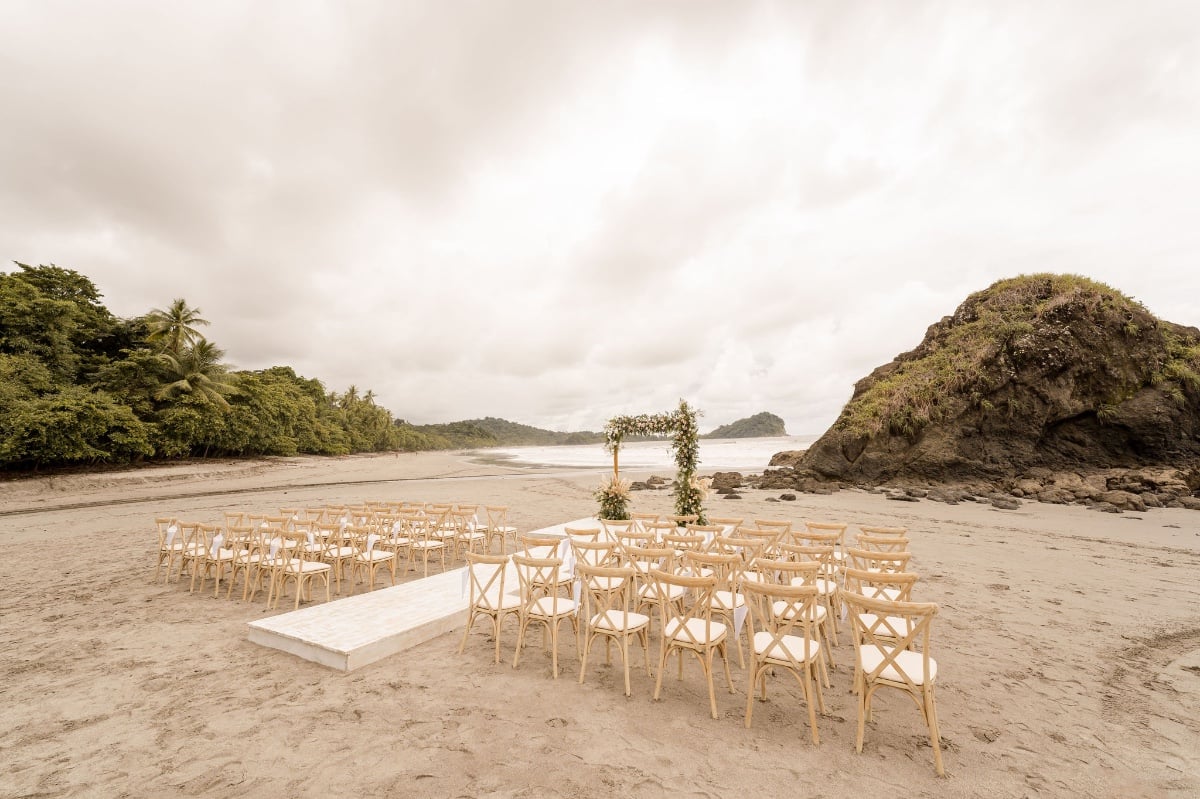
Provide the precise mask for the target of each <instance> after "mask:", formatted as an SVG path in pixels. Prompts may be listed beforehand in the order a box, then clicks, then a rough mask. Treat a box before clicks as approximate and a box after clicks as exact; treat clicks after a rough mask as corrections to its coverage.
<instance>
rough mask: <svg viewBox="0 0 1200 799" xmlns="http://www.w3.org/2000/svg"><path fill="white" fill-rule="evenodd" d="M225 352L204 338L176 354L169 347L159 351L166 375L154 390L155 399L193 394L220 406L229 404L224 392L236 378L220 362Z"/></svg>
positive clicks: (230, 390) (232, 384)
mask: <svg viewBox="0 0 1200 799" xmlns="http://www.w3.org/2000/svg"><path fill="white" fill-rule="evenodd" d="M224 355H225V351H224V350H222V349H221V348H220V347H218V346H217V345H216V344H213V343H212V342H211V341H205V340H204V339H203V338H201V339H200V340H199V341H197V342H196V343H195V344H193V345H192V346H190V347H188V348H187V349H186V350H184V351H183V352H181V353H180V354H178V355H176V354H174V353H172V352H170V351H169V350H168V351H164V352H161V353H159V355H158V360H159V362H160V363H161V364H162V365H163V367H164V368H165V370H166V373H167V378H166V381H165V382H164V384H163V385H162V387H161V388H159V389H158V391H157V392H156V393H155V399H159V400H167V399H172V398H175V397H178V396H180V395H181V394H196V395H198V396H201V397H203V398H205V399H207V400H208V401H210V402H212V403H213V404H214V405H217V406H219V407H221V408H227V407H229V403H228V402H227V401H226V400H225V395H226V394H229V393H231V392H232V391H234V390H235V389H236V387H237V382H236V378H235V377H234V376H233V375H231V374H229V372H228V370H227V368H226V367H225V364H223V363H221V358H222V357H224Z"/></svg>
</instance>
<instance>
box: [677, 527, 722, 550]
mask: <svg viewBox="0 0 1200 799" xmlns="http://www.w3.org/2000/svg"><path fill="white" fill-rule="evenodd" d="M684 530H686V531H687V534H688V535H702V536H704V545H705V546H708V544H709V543H710V542H711V541H712V540H713V538H714V537H716V536H718V535H723V534H724V533H725V528H724V527H722V526H721V525H719V524H689V525H688V526H687V527H685V528H684Z"/></svg>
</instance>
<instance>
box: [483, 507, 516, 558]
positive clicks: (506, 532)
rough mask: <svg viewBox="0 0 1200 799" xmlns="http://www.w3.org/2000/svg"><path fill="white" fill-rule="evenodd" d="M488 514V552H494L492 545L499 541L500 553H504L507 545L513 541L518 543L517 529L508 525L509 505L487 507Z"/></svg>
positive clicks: (485, 511)
mask: <svg viewBox="0 0 1200 799" xmlns="http://www.w3.org/2000/svg"><path fill="white" fill-rule="evenodd" d="M483 510H484V513H486V514H487V551H488V552H491V551H492V544H493V543H495V542H497V541H499V542H500V551H501V552H504V550H505V545H506V544H507V543H508V542H509V541H510V540H511V541H512V543H513V544H514V545H515V544H516V543H517V528H516V527H514V526H512V525H511V524H509V523H508V506H507V505H485V506H484V508H483Z"/></svg>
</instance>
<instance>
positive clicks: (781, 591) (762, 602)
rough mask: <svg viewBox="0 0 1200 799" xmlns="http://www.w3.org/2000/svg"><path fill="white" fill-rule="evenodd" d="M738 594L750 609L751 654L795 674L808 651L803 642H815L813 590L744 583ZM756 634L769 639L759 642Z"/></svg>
mask: <svg viewBox="0 0 1200 799" xmlns="http://www.w3.org/2000/svg"><path fill="white" fill-rule="evenodd" d="M742 593H743V595H744V596H745V597H746V605H747V606H748V607H749V609H750V612H749V613H748V614H747V623H748V624H749V625H750V630H749V632H750V640H751V641H754V642H755V646H754V649H755V651H757V652H759V653H762V656H763V657H765V659H766V660H768V661H772V662H775V663H780V664H782V665H785V666H788V667H790V668H792V669H795V670H796V671H799V670H800V669H802V668H803V664H804V662H805V660H807V655H808V651H809V650H808V644H807V642H808V641H814V640H817V638H816V636H815V635H814V634H813V621H814V620H815V619H816V610H815V608H816V604H817V587H816V586H815V585H780V584H772V583H746V584H745V585H744V586H743V587H742ZM780 603H782V604H780ZM760 632H765V633H767V635H768V636H769V637H768V638H766V639H765V640H762V639H760V638H759V636H758V635H756V633H760ZM795 638H803V639H804V642H803V643H801V644H800V645H797V644H796V642H795V640H794V639H795ZM789 639H790V640H789Z"/></svg>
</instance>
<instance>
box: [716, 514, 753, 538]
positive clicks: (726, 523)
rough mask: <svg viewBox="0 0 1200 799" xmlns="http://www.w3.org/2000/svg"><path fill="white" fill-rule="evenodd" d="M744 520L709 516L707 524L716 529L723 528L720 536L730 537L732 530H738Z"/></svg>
mask: <svg viewBox="0 0 1200 799" xmlns="http://www.w3.org/2000/svg"><path fill="white" fill-rule="evenodd" d="M745 521H746V520H745V519H735V518H733V517H732V516H709V517H708V523H709V524H713V525H716V526H718V527H724V528H725V530H724V532H723V533H722V535H730V534H732V533H733V531H734V530H736V529H738V528H739V527H741V526H742V524H743V523H744V522H745Z"/></svg>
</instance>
